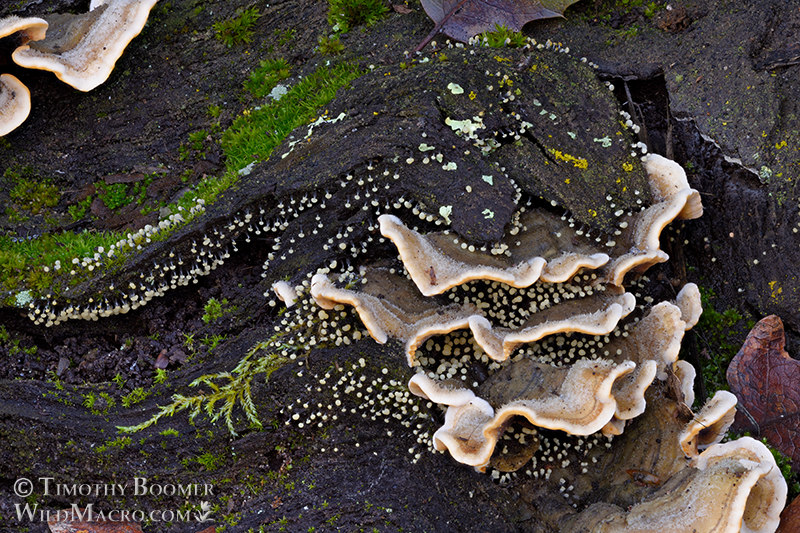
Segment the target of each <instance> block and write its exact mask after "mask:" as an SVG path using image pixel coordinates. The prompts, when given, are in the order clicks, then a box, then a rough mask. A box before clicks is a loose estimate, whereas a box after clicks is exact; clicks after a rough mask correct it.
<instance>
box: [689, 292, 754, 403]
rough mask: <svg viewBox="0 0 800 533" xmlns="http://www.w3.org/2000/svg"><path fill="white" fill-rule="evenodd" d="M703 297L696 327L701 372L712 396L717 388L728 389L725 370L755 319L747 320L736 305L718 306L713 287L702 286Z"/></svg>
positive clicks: (709, 394) (701, 295)
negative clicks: (729, 306) (715, 302)
mask: <svg viewBox="0 0 800 533" xmlns="http://www.w3.org/2000/svg"><path fill="white" fill-rule="evenodd" d="M700 298H701V301H702V304H703V314H702V315H701V316H700V320H699V321H698V323H697V326H695V328H694V329H693V331H694V332H695V333H696V335H697V338H698V339H699V341H700V345H701V349H700V357H699V359H700V373H701V375H702V378H703V382H704V383H705V386H706V391H707V394H708V396H712V395H713V394H714V393H715V392H716V391H718V390H728V382H727V380H726V378H725V372H726V371H727V370H728V365H729V364H730V362H731V359H733V356H735V355H736V353H737V352H738V351H739V348H740V347H741V345H742V340H743V339H744V336H745V335H746V333H747V332H748V331H750V329H752V327H753V326H754V325H755V322H754V321H753V320H752V319H748V320H745V317H743V316H742V314H741V313H739V312H738V311H737V310H736V309H725V310H724V311H721V312H720V311H718V310H717V309H715V308H714V305H713V303H712V300H713V299H715V298H716V294H714V291H712V290H711V289H707V288H705V287H700Z"/></svg>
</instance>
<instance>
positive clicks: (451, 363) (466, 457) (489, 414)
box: [276, 154, 786, 532]
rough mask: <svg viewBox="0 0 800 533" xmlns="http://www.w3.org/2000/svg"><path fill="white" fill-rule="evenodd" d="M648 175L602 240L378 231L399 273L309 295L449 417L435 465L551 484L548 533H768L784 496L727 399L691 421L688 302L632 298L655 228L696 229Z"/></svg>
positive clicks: (530, 232) (691, 300) (557, 219)
mask: <svg viewBox="0 0 800 533" xmlns="http://www.w3.org/2000/svg"><path fill="white" fill-rule="evenodd" d="M643 162H644V167H645V170H646V172H647V176H648V180H649V183H650V188H651V191H650V192H651V197H652V198H653V202H652V204H651V205H649V206H648V207H645V208H643V209H642V210H641V211H639V212H636V213H630V214H627V215H625V216H623V217H621V219H620V222H619V228H620V229H621V231H620V232H618V234H616V236H615V237H614V241H613V242H609V243H604V244H598V243H597V242H595V241H594V240H590V239H587V238H585V236H583V235H582V234H581V233H580V230H579V229H577V228H575V227H573V226H572V225H568V224H567V223H565V218H564V217H561V216H558V215H556V214H553V213H552V210H550V209H548V208H535V209H533V208H531V205H530V204H529V205H528V206H527V207H523V208H520V212H519V214H518V215H519V216H518V217H516V218H515V222H514V228H513V230H512V231H511V232H509V234H507V236H506V238H505V240H504V241H503V243H501V244H500V245H499V246H498V247H497V248H498V249H503V250H504V253H502V254H492V253H488V252H481V251H470V250H469V249H466V248H465V247H463V246H461V245H460V244H459V243H458V241H457V240H455V239H454V236H453V235H452V234H448V233H444V232H441V233H428V234H423V233H421V232H419V231H415V230H413V229H411V228H409V227H408V226H406V225H405V224H404V223H403V222H402V221H401V220H400V219H399V218H397V217H396V216H394V215H382V216H380V217H379V219H378V220H379V224H380V231H381V233H382V235H383V236H384V237H385V238H387V239H389V240H390V241H391V242H392V243H393V244H394V246H395V247H396V249H397V252H398V255H399V258H400V260H401V263H402V266H399V265H395V264H386V263H380V264H372V265H366V266H362V267H361V270H360V273H359V275H358V276H355V275H350V276H349V282H348V283H347V284H346V285H345V286H341V281H342V280H346V279H348V275H343V276H340V277H339V281H338V282H337V281H332V280H331V279H330V278H329V277H328V273H327V272H324V271H323V272H319V273H317V274H316V275H314V276H313V278H312V280H311V295H312V297H313V298H314V300H315V301H316V303H317V304H318V305H319V306H321V307H322V308H324V309H333V308H335V307H336V308H340V307H337V306H341V305H346V306H352V307H353V308H355V311H356V312H357V314H358V316H359V318H360V319H361V321H362V322H363V324H364V326H365V327H366V329H367V330H368V332H369V334H370V335H371V336H372V338H373V339H375V341H377V342H379V343H386V342H388V341H389V339H390V338H391V339H395V340H397V341H399V342H400V343H402V345H403V349H404V354H405V358H406V361H407V363H408V365H409V366H411V367H412V368H413V369H415V370H416V374H415V375H414V376H413V377H412V378H411V380H410V382H409V384H408V386H409V390H410V392H411V393H413V394H414V395H416V396H419V397H421V398H423V399H426V400H429V401H431V402H433V403H434V404H438V405H439V406H441V407H442V408H443V410H444V417H443V423H442V425H441V427H439V429H438V430H437V431H436V432H435V433H434V435H433V446H434V447H435V448H436V449H437V450H439V451H447V452H449V454H450V455H451V456H452V457H453V458H454V459H455V460H457V461H458V462H460V463H463V464H466V465H470V466H473V467H475V468H476V469H478V470H480V471H487V470H488V471H490V472H491V473H492V476H493V477H495V478H501V477H502V478H503V479H510V478H513V479H517V478H519V477H520V476H521V475H522V474H523V473H524V474H525V475H527V476H529V478H530V479H529V482H531V483H534V482H538V483H540V485H541V484H544V485H547V484H549V485H548V486H552V484H555V486H556V487H557V488H558V491H559V494H560V495H562V496H563V498H564V501H565V502H566V503H567V504H569V508H568V509H567V510H566V511H564V513H563V516H562V517H561V518H560V520H561V522H560V527H561V528H562V529H561V530H563V531H653V530H656V529H662V530H669V531H739V530H740V529H741V530H743V531H764V532H766V531H773V530H774V529H775V528H776V527H777V524H778V516H779V513H780V511H781V509H782V508H783V505H784V502H785V498H786V484H785V481H784V480H783V478H782V476H781V474H780V472H779V470H778V468H777V467H776V465H775V461H774V459H773V457H772V455H771V454H770V452H769V451H768V450H767V449H766V447H765V446H764V445H763V444H761V443H760V442H758V441H755V440H753V439H749V438H742V439H739V440H736V441H733V442H727V443H724V444H723V443H721V442H722V440H723V438H724V436H725V432H726V431H727V429H728V426H729V425H730V423H731V422H732V421H733V415H734V413H735V403H736V400H735V397H733V395H731V394H729V393H727V392H719V393H717V394H716V395H715V396H714V397H713V398H711V399H710V400H709V401H708V402H707V403H706V405H705V406H704V407H702V408H701V409H700V410H699V412H697V413H693V412H692V411H691V409H690V407H689V406H690V405H691V404H692V403H693V402H694V392H693V382H694V378H695V372H694V369H693V367H692V366H691V365H690V364H688V363H686V362H684V361H680V360H679V359H678V354H679V351H680V346H681V341H682V339H683V336H684V333H685V332H686V331H687V330H689V329H690V328H692V327H693V326H694V325H695V324H696V323H697V320H698V318H699V316H700V313H701V312H702V309H701V305H700V294H699V291H698V288H697V286H695V285H694V284H687V285H686V286H684V287H683V289H682V290H681V291H680V292H679V293H678V294H677V295H676V297H675V299H674V301H663V302H660V303H654V302H653V301H652V298H649V297H642V296H641V295H639V294H637V293H636V290H637V288H641V283H642V281H641V280H642V279H646V278H643V277H641V273H642V272H643V271H644V270H646V269H647V268H648V267H650V266H651V265H653V264H655V263H659V262H663V261H666V260H667V258H668V256H667V254H666V253H665V252H664V251H662V250H661V249H660V248H659V238H660V235H661V232H662V230H663V229H664V228H665V227H666V226H667V225H668V224H670V223H671V222H672V221H673V220H675V219H692V218H697V217H699V216H700V215H701V214H702V205H701V202H700V198H699V195H698V192H697V191H695V190H693V189H691V188H690V187H689V184H688V181H687V179H686V175H685V173H684V172H683V169H681V168H680V166H679V165H677V164H676V163H674V162H672V161H670V160H667V159H665V158H663V157H661V156H658V155H652V154H651V155H648V156H646V157H644V158H643ZM637 276H639V280H638V281H637V280H636V278H637ZM626 285H627V288H626ZM628 290H631V291H633V292H628ZM276 292H277V293H278V294H279V296H280V297H281V298H284V296H281V295H286V296H285V297H286V298H287V299H291V295H290V294H288V291H286V290H285V287H276ZM525 479H528V478H525Z"/></svg>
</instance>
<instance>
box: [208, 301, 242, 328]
mask: <svg viewBox="0 0 800 533" xmlns="http://www.w3.org/2000/svg"><path fill="white" fill-rule="evenodd" d="M203 311H204V314H203V322H205V323H206V324H209V323H211V322H214V321H216V320H219V319H220V318H222V317H223V316H225V315H226V314H228V313H232V312H234V311H236V307H235V306H229V305H228V300H227V298H223V299H222V300H221V301H220V300H217V299H216V298H209V299H208V302H206V305H204V306H203Z"/></svg>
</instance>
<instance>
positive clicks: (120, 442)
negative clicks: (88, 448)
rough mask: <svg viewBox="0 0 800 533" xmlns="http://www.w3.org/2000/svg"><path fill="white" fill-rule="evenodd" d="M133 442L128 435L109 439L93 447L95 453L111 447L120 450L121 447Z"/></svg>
mask: <svg viewBox="0 0 800 533" xmlns="http://www.w3.org/2000/svg"><path fill="white" fill-rule="evenodd" d="M132 443H133V440H132V439H131V438H130V437H117V438H116V439H114V440H110V441H107V442H104V443H103V444H101V445H100V446H98V447H97V448H95V449H94V451H95V452H96V453H104V452H107V451H109V450H110V449H111V448H117V449H120V450H122V449H123V448H125V447H127V446H130V445H131V444H132Z"/></svg>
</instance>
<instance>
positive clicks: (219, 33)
mask: <svg viewBox="0 0 800 533" xmlns="http://www.w3.org/2000/svg"><path fill="white" fill-rule="evenodd" d="M260 17H261V13H259V11H258V8H256V7H251V8H249V9H245V10H243V11H239V12H238V15H237V16H236V17H234V18H231V19H228V20H224V21H220V22H215V23H214V26H213V27H214V31H215V32H216V37H217V39H218V40H219V41H220V42H222V43H223V44H224V45H225V46H227V47H228V48H230V47H232V46H234V45H236V44H241V43H249V42H251V41H252V40H253V33H254V30H253V28H254V27H255V25H256V22H257V21H258V19H259V18H260Z"/></svg>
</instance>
